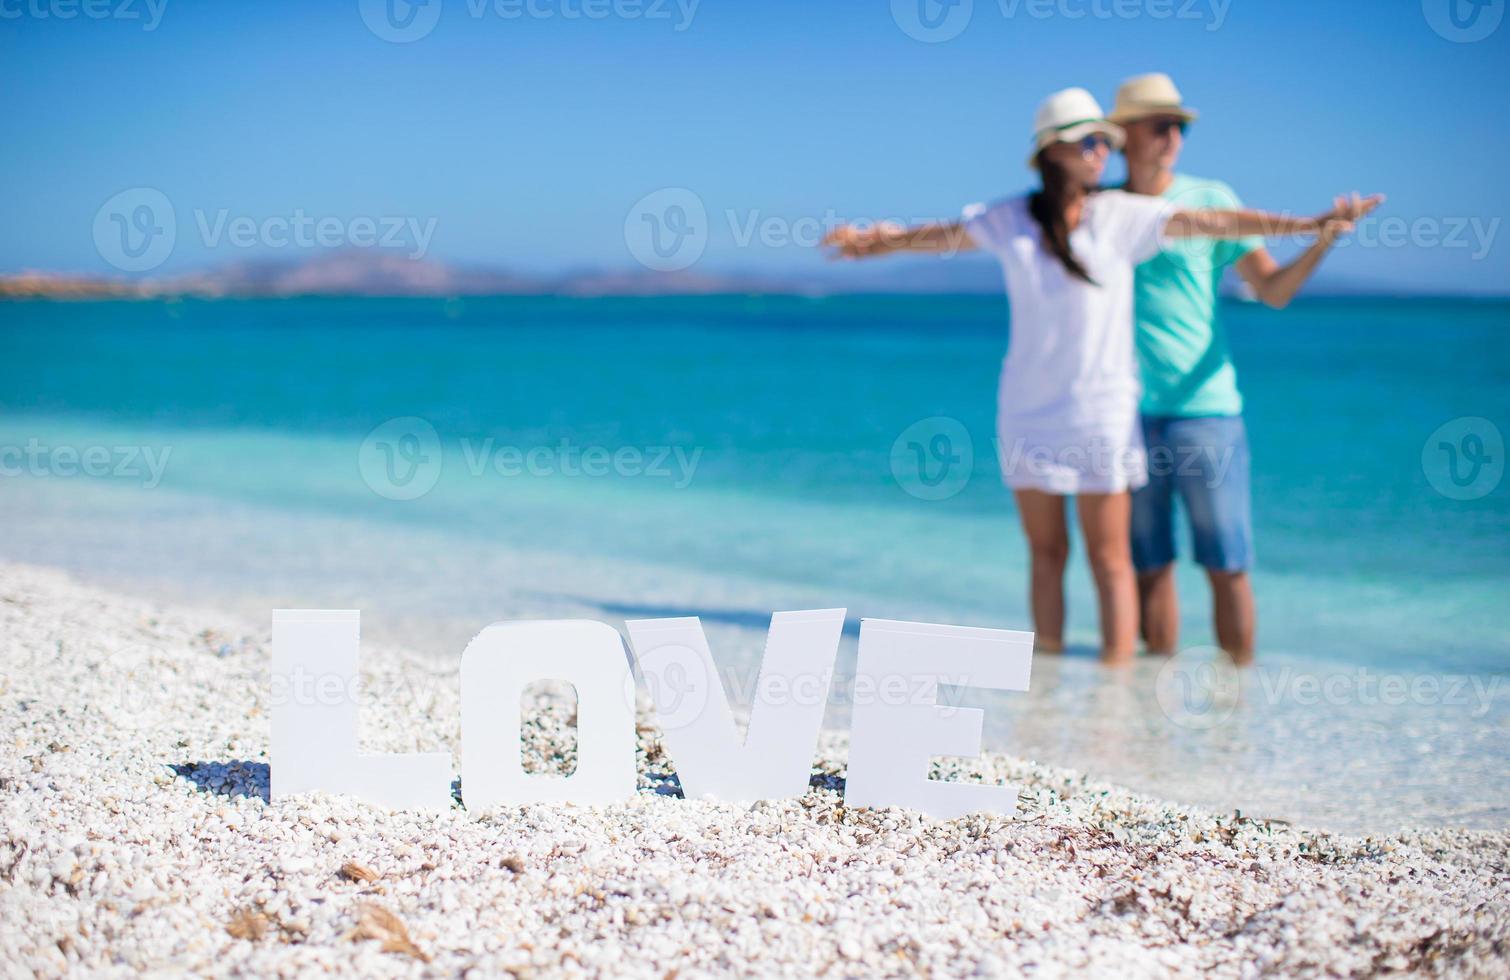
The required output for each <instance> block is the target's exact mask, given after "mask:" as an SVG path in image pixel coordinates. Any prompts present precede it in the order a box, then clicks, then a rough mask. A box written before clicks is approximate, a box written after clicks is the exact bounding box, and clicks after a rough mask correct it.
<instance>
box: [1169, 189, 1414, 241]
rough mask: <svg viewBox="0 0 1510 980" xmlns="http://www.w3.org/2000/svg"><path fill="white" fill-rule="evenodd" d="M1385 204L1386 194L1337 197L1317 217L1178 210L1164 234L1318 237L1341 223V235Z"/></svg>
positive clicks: (1200, 236)
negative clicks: (1329, 225)
mask: <svg viewBox="0 0 1510 980" xmlns="http://www.w3.org/2000/svg"><path fill="white" fill-rule="evenodd" d="M1382 203H1384V195H1383V194H1375V195H1373V196H1372V197H1359V196H1358V195H1357V194H1353V195H1351V196H1349V197H1339V198H1337V202H1336V204H1335V205H1334V206H1333V208H1332V210H1330V211H1327V212H1324V213H1322V214H1319V215H1317V216H1316V217H1314V218H1302V217H1292V216H1290V215H1283V214H1269V213H1267V212H1264V211H1220V210H1204V209H1203V210H1197V211H1176V212H1175V213H1174V214H1172V215H1170V216H1169V221H1168V222H1167V223H1166V224H1165V225H1164V234H1165V235H1166V236H1168V237H1170V238H1247V237H1249V236H1253V235H1260V236H1263V237H1266V238H1272V237H1276V236H1279V235H1297V234H1298V235H1316V234H1320V233H1321V231H1322V229H1323V228H1324V227H1325V226H1327V225H1328V224H1338V225H1339V226H1340V227H1339V228H1337V229H1336V231H1337V233H1338V234H1341V233H1343V232H1348V231H1352V230H1353V225H1354V224H1355V223H1356V222H1357V221H1358V220H1359V219H1360V218H1362V217H1363V216H1364V215H1366V214H1368V213H1369V212H1370V211H1372V210H1374V208H1377V207H1378V206H1379V205H1380V204H1382Z"/></svg>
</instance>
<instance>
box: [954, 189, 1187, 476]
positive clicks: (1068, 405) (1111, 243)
mask: <svg viewBox="0 0 1510 980" xmlns="http://www.w3.org/2000/svg"><path fill="white" fill-rule="evenodd" d="M1173 210H1174V208H1173V206H1172V205H1171V203H1170V202H1169V201H1166V200H1164V199H1162V198H1158V197H1150V196H1145V195H1139V194H1128V193H1125V192H1123V191H1099V192H1097V193H1094V194H1092V195H1090V197H1089V198H1087V200H1086V204H1085V210H1084V212H1083V213H1082V215H1081V220H1080V224H1079V226H1078V227H1077V228H1076V229H1075V230H1074V231H1073V232H1071V234H1070V247H1071V249H1072V250H1073V251H1074V253H1075V256H1076V258H1078V259H1079V260H1080V263H1081V264H1082V265H1083V266H1085V269H1086V271H1087V272H1089V273H1090V275H1091V278H1092V279H1094V280H1095V281H1096V285H1094V286H1093V285H1091V284H1090V283H1087V282H1085V281H1083V280H1081V279H1077V278H1075V277H1074V276H1072V275H1070V273H1069V271H1068V270H1066V269H1065V268H1064V265H1063V263H1061V262H1060V261H1059V259H1058V258H1057V257H1055V256H1054V255H1053V254H1052V253H1050V252H1048V251H1047V250H1046V249H1044V247H1043V245H1042V236H1041V234H1040V229H1039V227H1038V223H1037V222H1036V221H1034V220H1033V217H1032V215H1031V214H1029V213H1028V199H1027V198H1026V197H1015V198H1010V199H1008V200H1005V201H1000V202H998V203H996V204H992V205H989V206H987V205H984V204H972V205H970V206H969V207H967V208H966V209H965V228H966V230H967V231H968V232H969V233H970V238H971V239H972V240H973V241H974V242H975V244H976V245H977V246H979V247H980V248H981V249H983V250H985V251H987V252H990V253H992V254H993V255H995V256H996V257H997V259H998V260H999V261H1000V262H1001V266H1002V272H1003V274H1004V276H1005V278H1006V284H1007V298H1008V300H1009V301H1010V304H1011V311H1012V319H1011V335H1010V338H1009V340H1008V343H1007V355H1006V358H1005V359H1004V360H1003V361H1002V366H1001V386H1000V389H999V391H998V395H997V414H996V433H997V439H998V444H997V455H998V456H999V458H1000V460H1001V468H1002V479H1003V480H1004V481H1005V482H1006V484H1007V486H1009V487H1013V488H1026V489H1036V490H1044V491H1047V492H1048V493H1055V494H1077V493H1119V492H1121V491H1123V490H1128V489H1136V488H1138V487H1140V486H1142V485H1143V484H1145V483H1147V482H1148V460H1147V455H1146V453H1145V452H1144V449H1143V434H1142V430H1141V428H1140V426H1139V424H1138V397H1139V395H1140V393H1141V391H1142V384H1141V382H1140V381H1139V379H1138V362H1137V353H1136V351H1135V349H1134V347H1133V269H1134V268H1135V267H1136V266H1137V265H1138V264H1139V263H1142V262H1144V261H1146V260H1148V259H1151V258H1153V257H1154V256H1155V255H1157V254H1158V253H1159V252H1160V251H1162V250H1163V247H1164V245H1165V244H1166V242H1165V239H1164V237H1163V230H1164V225H1165V223H1166V221H1167V219H1168V216H1169V215H1170V214H1171V213H1172V212H1173Z"/></svg>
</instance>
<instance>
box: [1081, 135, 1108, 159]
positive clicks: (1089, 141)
mask: <svg viewBox="0 0 1510 980" xmlns="http://www.w3.org/2000/svg"><path fill="white" fill-rule="evenodd" d="M1111 148H1112V142H1111V140H1109V139H1107V138H1106V136H1105V135H1104V134H1102V133H1092V134H1090V135H1089V136H1087V137H1085V138H1084V139H1082V140H1081V141H1080V155H1081V156H1083V157H1093V156H1095V155H1096V152H1097V151H1098V150H1106V151H1108V152H1110V151H1111Z"/></svg>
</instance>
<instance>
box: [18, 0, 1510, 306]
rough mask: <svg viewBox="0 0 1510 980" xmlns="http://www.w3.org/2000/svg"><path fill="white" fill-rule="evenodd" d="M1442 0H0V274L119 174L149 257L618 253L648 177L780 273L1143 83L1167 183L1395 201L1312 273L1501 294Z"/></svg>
mask: <svg viewBox="0 0 1510 980" xmlns="http://www.w3.org/2000/svg"><path fill="white" fill-rule="evenodd" d="M1448 2H1449V0H1389V2H1369V3H1367V4H1360V3H1356V2H1342V0H1309V2H1305V0H1297V2H1289V0H973V2H967V0H956V5H955V6H954V7H952V8H945V7H940V6H939V5H938V4H937V3H936V2H935V0H895V2H892V0H847V2H827V3H820V2H817V0H760V2H754V0H737V2H735V0H700V2H694V0H680V4H678V2H677V0H669V2H665V3H662V0H528V2H526V0H429V4H430V5H429V7H428V8H419V9H418V10H415V11H409V10H407V8H406V6H405V5H402V4H400V6H399V8H398V9H397V13H398V14H399V15H400V17H401V18H402V16H404V15H405V14H406V13H414V14H415V16H416V18H417V19H416V20H415V21H414V22H413V23H415V24H418V25H420V27H425V26H426V25H427V22H426V21H425V20H424V18H426V17H431V18H432V20H431V21H430V22H429V23H432V24H433V26H431V27H430V29H429V30H428V33H426V34H425V35H424V36H423V37H420V38H419V39H417V40H413V41H410V42H408V43H392V42H390V41H386V40H383V39H382V38H380V37H379V36H377V34H376V33H374V31H373V30H372V29H370V28H369V26H368V22H369V20H370V21H372V22H374V23H377V24H378V25H379V27H380V29H382V25H384V24H391V21H387V20H384V19H383V18H384V17H385V12H384V9H383V7H382V0H372V2H366V0H363V2H359V0H336V2H332V3H320V4H314V3H295V2H261V3H236V4H232V3H211V2H200V3H189V2H185V0H154V3H153V4H149V3H148V2H147V0H84V3H85V5H86V6H87V7H88V8H89V9H91V10H92V11H93V12H95V13H106V12H108V13H110V14H111V16H108V17H90V16H86V15H85V14H84V13H83V12H82V10H80V9H79V3H78V2H76V0H0V15H3V17H0V85H3V89H4V91H5V93H6V95H7V98H6V113H5V115H6V121H5V129H6V137H5V142H4V150H3V153H0V188H3V190H0V200H3V202H4V215H5V219H6V225H7V229H6V234H5V235H4V236H3V238H0V269H3V270H6V271H15V270H19V269H23V268H46V269H61V270H70V271H79V272H91V273H113V272H117V268H116V267H113V266H112V265H111V264H110V262H108V261H106V259H105V258H104V257H102V255H101V252H100V249H99V248H98V247H97V245H96V234H95V232H96V228H95V224H96V216H97V214H98V213H99V212H100V209H101V207H102V205H103V204H105V202H106V201H107V200H109V199H110V198H111V197H112V196H113V195H116V194H117V193H119V192H122V191H128V190H131V189H134V188H151V189H155V190H157V191H160V192H161V193H162V195H163V196H164V197H165V198H166V199H167V200H169V201H170V202H171V203H172V205H173V208H174V218H175V223H176V231H177V235H176V240H175V243H174V246H173V248H172V250H171V253H170V254H169V255H168V256H167V257H166V258H165V259H163V260H162V262H161V264H160V266H158V267H156V268H155V269H154V271H156V272H160V273H171V272H175V271H182V270H188V269H193V268H199V267H204V266H208V265H215V264H219V263H223V262H229V261H234V260H239V259H244V258H248V257H251V256H253V255H257V256H263V257H266V256H269V255H277V254H288V253H290V252H291V251H292V249H291V248H290V247H287V246H283V245H282V244H281V241H282V239H278V240H273V239H271V238H269V237H267V236H266V235H264V234H263V233H262V232H261V231H259V232H258V233H257V234H256V235H253V236H252V239H251V240H250V244H247V245H245V246H242V245H239V244H233V243H232V242H231V240H230V238H229V237H228V232H227V231H226V229H227V228H228V227H229V225H228V224H227V222H232V221H234V220H235V219H238V218H239V219H243V220H245V221H249V222H251V223H254V224H257V225H258V226H259V228H260V227H261V225H262V224H264V223H265V222H266V221H267V219H269V218H279V217H283V218H289V219H291V218H292V217H293V216H295V215H296V214H303V215H306V216H308V217H309V218H310V219H311V220H313V219H315V218H320V217H323V218H328V219H332V220H334V221H336V222H337V223H338V224H339V225H340V229H339V230H338V231H337V232H336V237H337V238H339V237H340V236H341V235H342V234H346V233H347V232H349V231H351V230H352V228H353V225H352V224H351V223H352V222H353V220H354V219H356V218H363V217H365V218H368V219H371V221H372V222H373V223H374V224H377V225H378V226H379V228H380V230H381V228H382V227H383V226H384V225H385V223H388V224H392V225H393V226H394V227H395V228H398V226H399V225H400V223H402V222H412V223H411V224H407V225H405V226H404V227H405V228H408V229H420V228H428V229H429V233H428V235H426V236H425V238H424V245H425V249H424V251H425V254H426V255H428V256H429V257H431V258H436V259H441V260H446V261H458V262H475V263H485V264H489V265H504V266H513V267H518V268H520V269H524V270H531V271H545V270H553V269H561V268H567V267H582V266H608V267H625V268H630V267H633V266H634V263H635V254H634V253H633V251H632V249H631V247H630V245H628V244H626V223H627V222H631V223H632V218H633V216H634V212H635V208H636V203H637V202H639V201H640V200H641V199H642V198H644V197H645V196H646V195H648V194H651V193H653V192H655V191H658V190H661V189H663V188H668V187H673V188H683V189H685V190H686V191H690V192H691V193H692V194H693V195H695V198H696V200H697V202H698V203H699V204H701V205H702V206H703V207H704V208H705V210H706V213H707V216H708V223H707V242H706V247H705V250H704V251H702V252H701V253H700V256H701V257H700V265H699V268H702V269H705V270H708V271H718V270H725V269H735V268H739V269H752V270H757V271H758V270H773V271H775V270H791V269H803V268H806V267H807V266H809V265H811V264H813V263H815V262H817V261H818V260H817V258H816V257H815V255H814V254H813V251H812V250H811V249H807V248H803V247H800V246H799V245H783V244H782V241H783V240H784V239H783V237H782V236H783V234H786V233H791V234H794V235H796V236H797V237H799V238H800V237H801V236H802V235H803V234H804V233H805V230H806V228H807V227H808V226H794V222H796V221H797V220H798V219H800V218H803V217H805V216H807V217H813V218H818V219H820V220H823V219H827V218H832V217H841V218H869V217H880V216H895V217H909V218H923V217H929V216H948V215H954V214H956V213H958V209H959V207H960V206H961V205H962V204H965V203H968V202H971V201H975V200H980V199H983V198H992V197H997V196H1001V195H1004V194H1008V193H1012V192H1016V191H1020V190H1024V189H1026V188H1027V187H1028V186H1029V185H1030V182H1031V174H1030V173H1029V172H1028V171H1027V170H1026V169H1025V168H1024V166H1023V157H1024V151H1025V148H1026V144H1027V141H1028V130H1029V128H1030V121H1031V117H1032V112H1033V107H1034V105H1035V104H1036V103H1037V102H1038V101H1039V99H1040V98H1041V97H1042V96H1043V95H1045V94H1046V93H1048V92H1049V91H1052V90H1054V89H1057V88H1060V87H1063V86H1066V85H1072V84H1081V85H1085V86H1086V87H1088V88H1090V89H1091V90H1092V91H1093V92H1094V93H1096V95H1097V96H1098V97H1099V98H1101V99H1102V101H1103V102H1104V103H1107V104H1108V105H1109V103H1110V101H1111V97H1112V93H1113V91H1114V89H1115V87H1116V84H1117V82H1118V81H1119V80H1120V79H1121V78H1123V77H1125V76H1127V75H1130V74H1134V73H1139V72H1144V71H1151V70H1164V71H1168V72H1170V73H1171V74H1173V75H1174V77H1175V79H1176V81H1177V82H1178V83H1179V84H1180V86H1181V87H1182V88H1183V89H1184V91H1185V94H1186V98H1187V100H1188V101H1189V102H1190V103H1191V104H1193V105H1195V106H1197V107H1198V108H1200V109H1201V110H1202V111H1203V113H1204V116H1203V118H1202V120H1201V122H1200V123H1199V124H1198V126H1197V127H1196V128H1195V129H1194V130H1193V131H1192V133H1191V136H1190V143H1189V147H1188V149H1187V151H1186V155H1185V160H1184V167H1183V169H1185V170H1187V171H1189V172H1192V173H1197V174H1202V175H1208V176H1218V177H1221V178H1223V179H1225V180H1227V181H1228V182H1229V183H1231V184H1232V185H1234V186H1235V187H1236V188H1237V189H1238V191H1239V192H1240V193H1241V194H1242V196H1243V198H1244V199H1245V201H1246V202H1247V203H1249V204H1251V205H1254V206H1263V207H1267V208H1271V209H1276V210H1291V211H1304V212H1307V213H1310V212H1314V211H1316V210H1319V209H1321V208H1322V207H1324V206H1325V205H1326V203H1327V202H1328V201H1329V200H1330V197H1331V195H1332V194H1333V193H1335V192H1337V191H1342V190H1350V189H1353V188H1358V189H1361V190H1366V191H1373V190H1381V191H1385V192H1387V193H1388V194H1389V195H1390V200H1389V204H1388V206H1387V209H1386V210H1385V211H1384V212H1381V215H1380V219H1379V220H1380V222H1383V221H1384V219H1386V218H1388V219H1390V220H1391V221H1392V224H1390V225H1387V226H1386V225H1384V224H1382V223H1381V224H1380V225H1378V226H1377V227H1376V228H1374V229H1373V230H1372V233H1371V235H1370V236H1369V240H1368V241H1367V242H1366V243H1359V244H1357V245H1355V246H1353V247H1350V248H1348V249H1346V250H1344V251H1343V252H1341V253H1339V254H1338V255H1336V256H1335V257H1334V258H1333V259H1332V260H1329V262H1328V265H1327V269H1326V271H1327V275H1328V276H1329V277H1330V278H1331V279H1332V280H1333V281H1334V282H1338V283H1348V284H1355V285H1359V286H1364V287H1384V288H1391V289H1397V288H1408V289H1412V290H1420V291H1437V292H1503V291H1505V289H1506V283H1507V281H1510V276H1507V272H1510V243H1506V242H1503V241H1501V240H1500V239H1501V238H1503V237H1510V230H1506V229H1503V228H1501V227H1500V225H1501V224H1502V223H1503V219H1504V218H1505V217H1507V216H1510V181H1507V180H1506V179H1505V177H1504V175H1503V170H1504V162H1505V155H1506V151H1507V149H1510V135H1507V129H1506V123H1507V119H1506V115H1507V113H1506V110H1505V104H1506V102H1505V93H1506V91H1507V89H1510V85H1507V82H1510V24H1500V23H1498V21H1499V20H1501V19H1504V14H1505V10H1504V7H1505V5H1506V2H1507V0H1491V2H1490V3H1489V4H1488V6H1485V7H1484V8H1483V9H1481V10H1479V11H1478V12H1477V13H1478V19H1477V20H1476V21H1472V19H1471V18H1470V17H1469V14H1471V13H1472V11H1471V10H1470V9H1469V7H1468V6H1467V5H1468V4H1469V2H1470V0H1452V2H1455V3H1459V4H1463V5H1464V6H1463V7H1461V8H1460V10H1459V23H1460V24H1462V23H1469V22H1470V21H1471V22H1472V25H1473V26H1471V27H1469V28H1462V27H1454V26H1453V23H1452V21H1451V20H1450V19H1448V13H1449V11H1448V10H1447V4H1448ZM123 3H124V4H126V6H125V7H124V8H123V7H122V4H123ZM920 3H922V4H925V5H926V6H925V7H922V8H920V7H919V4H920ZM76 10H77V11H79V12H78V13H77V14H76V15H75V16H73V17H70V18H66V19H65V18H64V17H62V16H60V15H62V14H67V13H70V12H74V11H76ZM920 11H921V13H922V14H923V15H924V16H926V17H932V18H934V19H935V21H936V22H937V23H939V24H941V25H942V26H941V27H940V28H939V29H938V30H937V31H935V32H934V33H933V34H932V35H930V34H929V33H928V31H927V29H926V28H923V27H921V26H920V25H922V24H923V23H924V22H923V21H922V20H920V19H919V14H920ZM364 12H365V13H366V14H368V15H370V16H369V17H367V18H366V19H364ZM437 12H438V16H434V15H436V14H437ZM131 14H134V15H135V16H134V17H130V16H120V15H131ZM589 14H593V15H606V16H589ZM636 14H637V16H630V15H636ZM44 15H45V16H44ZM951 18H952V19H951ZM1433 22H1435V23H1436V24H1437V25H1438V27H1440V28H1441V29H1440V30H1438V29H1436V28H1434V27H1433ZM1491 25H1497V26H1493V29H1492V30H1490V31H1489V32H1488V34H1487V36H1486V37H1483V38H1481V39H1477V40H1468V41H1464V42H1461V43H1458V42H1454V41H1453V40H1450V39H1449V35H1453V34H1457V35H1458V36H1460V37H1466V36H1471V35H1472V34H1474V33H1484V31H1485V30H1486V29H1487V28H1489V27H1490V26H1491ZM148 26H152V29H151V30H147V29H145V28H147V27H148ZM411 29H413V28H411ZM914 35H921V36H924V37H932V38H933V39H934V43H926V42H925V41H924V40H920V39H919V38H918V36H914ZM941 35H947V36H946V37H944V38H943V39H940V37H941ZM217 222H220V225H219V227H220V229H221V233H220V234H218V235H217V234H215V231H216V228H217ZM751 228H764V229H766V234H767V238H768V241H767V243H766V244H761V243H760V241H759V238H760V236H759V235H757V236H756V239H755V240H754V241H753V242H751V243H742V241H741V238H742V236H743V235H745V234H746V233H747V232H748V231H749V230H750V229H751ZM395 235H396V236H397V237H403V236H405V235H411V232H410V231H405V230H403V229H399V230H398V231H396V232H395ZM771 236H774V237H771ZM411 237H415V238H416V240H417V236H411ZM1276 250H1277V251H1281V252H1283V251H1284V250H1285V249H1284V248H1283V247H1282V246H1281V247H1279V248H1277V249H1276Z"/></svg>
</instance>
